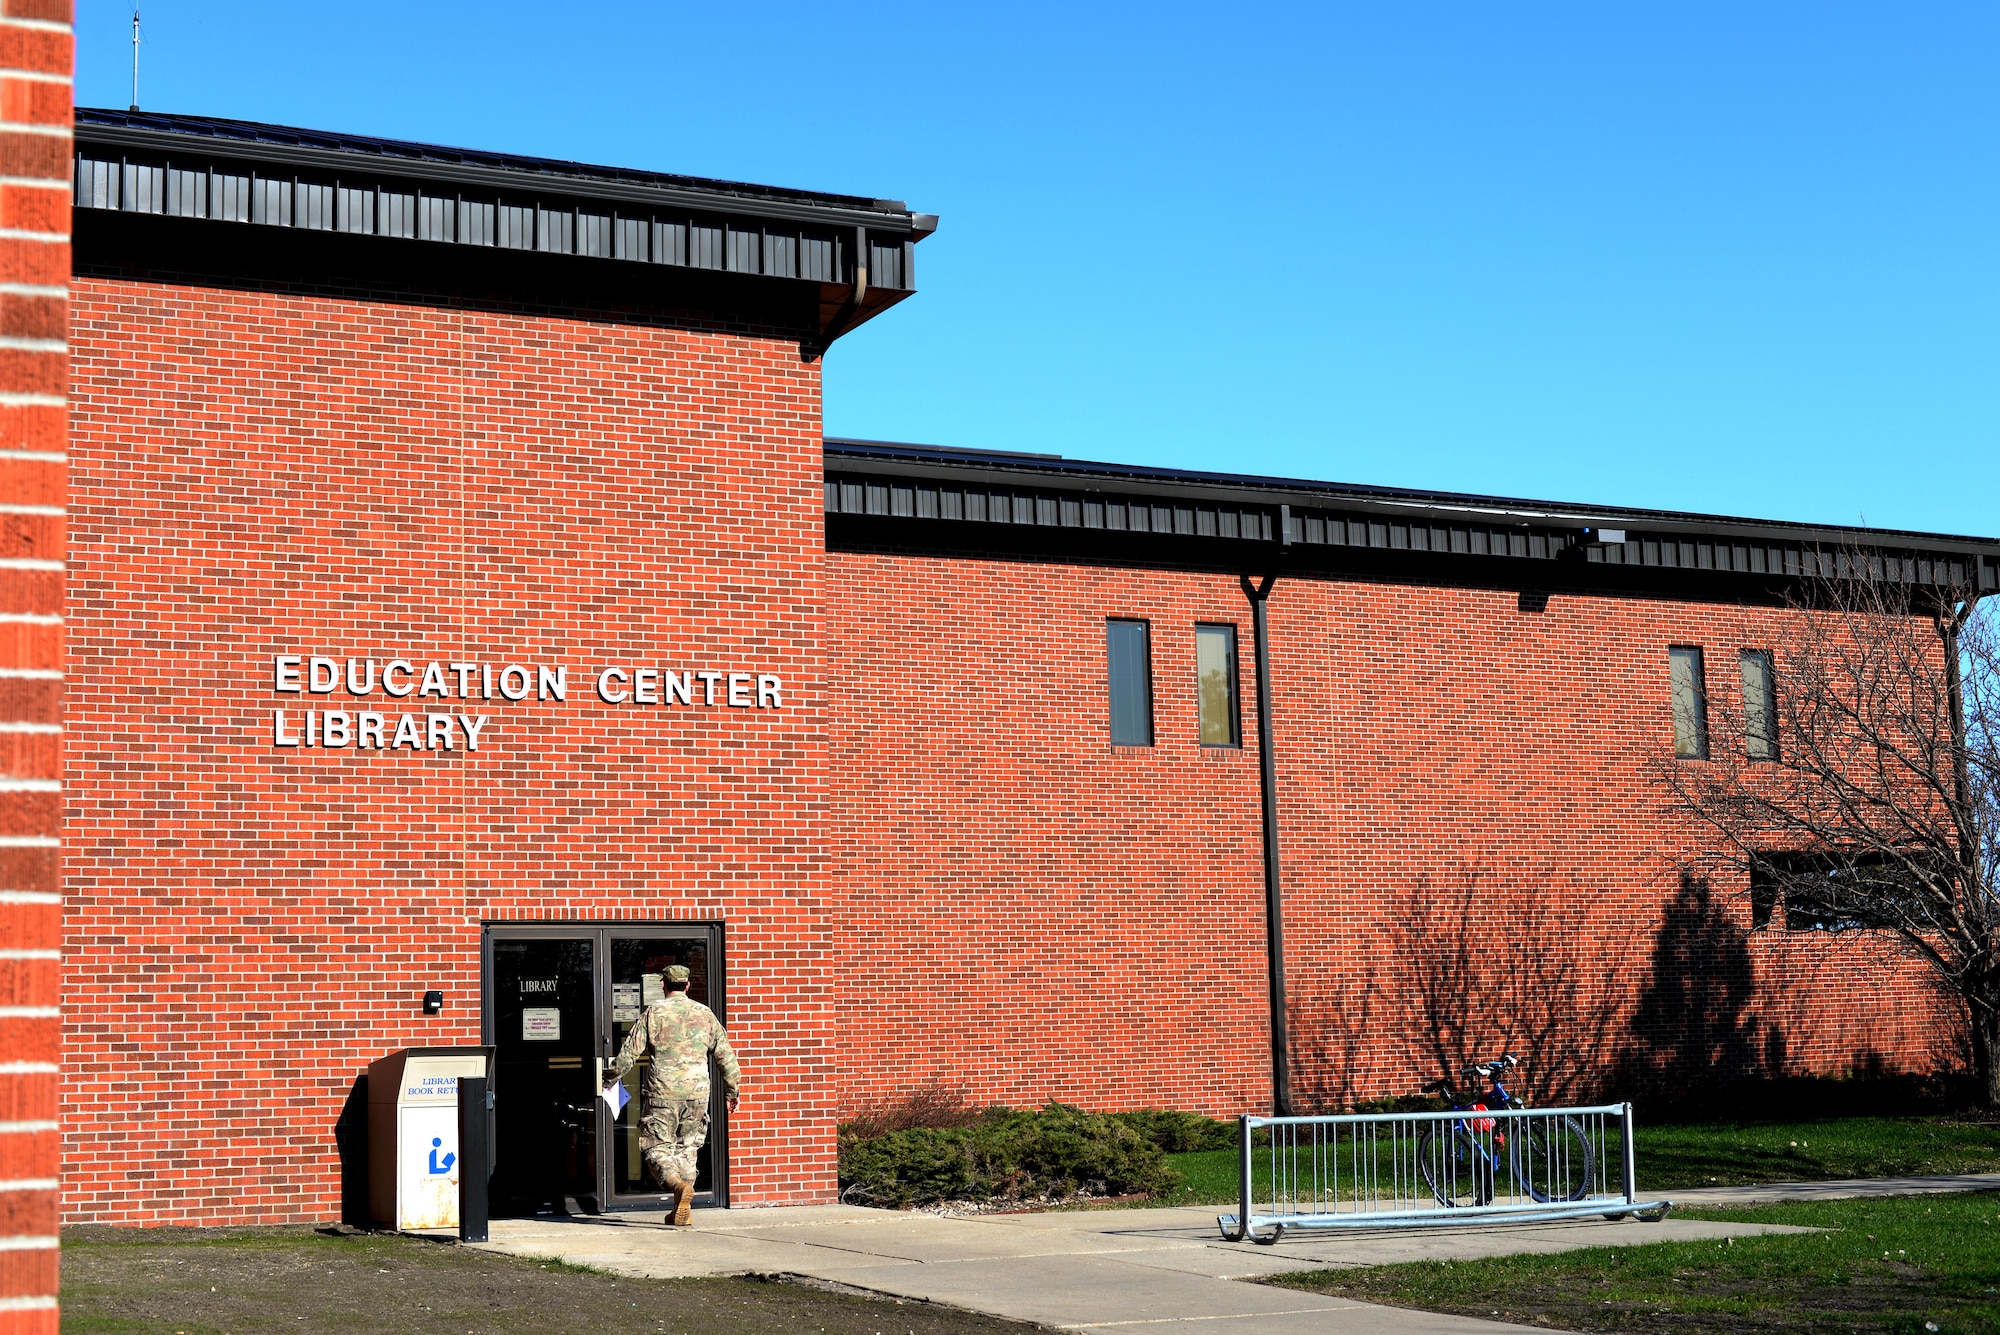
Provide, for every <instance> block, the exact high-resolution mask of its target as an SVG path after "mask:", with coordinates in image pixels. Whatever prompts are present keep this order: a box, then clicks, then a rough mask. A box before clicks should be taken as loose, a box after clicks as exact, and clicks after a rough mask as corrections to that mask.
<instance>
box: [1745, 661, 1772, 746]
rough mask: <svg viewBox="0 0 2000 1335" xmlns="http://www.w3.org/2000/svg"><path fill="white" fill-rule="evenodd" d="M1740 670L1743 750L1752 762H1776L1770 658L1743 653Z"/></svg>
mask: <svg viewBox="0 0 2000 1335" xmlns="http://www.w3.org/2000/svg"><path fill="white" fill-rule="evenodd" d="M1740 662H1741V664H1742V668H1743V749H1744V750H1745V751H1746V752H1748V753H1749V756H1750V758H1751V759H1752V760H1776V759H1777V758H1778V709H1777V705H1778V699H1777V691H1776V690H1775V689H1774V687H1773V683H1774V680H1775V678H1774V677H1773V676H1772V672H1771V655H1770V654H1768V653H1766V652H1764V651H1763V650H1762V649H1745V650H1744V651H1743V653H1742V656H1741V658H1740Z"/></svg>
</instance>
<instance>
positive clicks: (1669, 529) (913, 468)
mask: <svg viewBox="0 0 2000 1335" xmlns="http://www.w3.org/2000/svg"><path fill="white" fill-rule="evenodd" d="M1069 462H1071V463H1074V462H1076V461H1069ZM826 466H827V469H828V470H829V471H835V470H838V471H844V472H845V471H851V472H855V473H876V474H881V475H886V476H892V477H911V478H926V479H930V480H937V481H942V480H946V479H950V480H955V481H958V482H972V483H984V484H986V485H989V486H1015V487H1034V486H1040V487H1045V488H1047V489H1049V490H1052V491H1074V492H1078V493H1087V492H1116V493H1119V494H1123V495H1131V496H1151V497H1162V498H1171V497H1179V498H1182V499H1186V500H1191V501H1211V502H1216V503H1221V504H1234V505H1257V506H1265V507H1276V506H1279V505H1286V504H1289V505H1293V506H1300V507H1303V508H1306V509H1313V510H1350V511H1357V512H1360V513H1364V514H1396V515H1402V516H1406V517H1408V516H1413V515H1420V514H1440V515H1451V516H1455V517H1457V518H1458V519H1459V520H1460V521H1461V522H1476V521H1478V520H1481V519H1483V520H1486V521H1487V522H1490V523H1493V524H1497V525H1520V526H1530V525H1542V526H1546V527H1550V528H1571V529H1577V528H1593V529H1594V528H1625V529H1628V530H1631V531H1634V532H1640V533H1650V534H1659V533H1675V534H1689V535H1699V536H1704V537H1729V538H1741V539H1743V540H1745V541H1757V542H1796V543H1803V544H1807V545H1817V546H1822V547H1827V548H1839V547H1844V546H1850V545H1862V546H1871V547H1882V548H1894V547H1911V548H1924V549H1928V550H1933V551H1946V552H1957V553H1960V554H1962V555H1968V556H1970V555H1975V554H1979V555H1988V556H1993V557H2000V540H1996V539H1991V538H1974V537H1963V536H1957V535H1948V534H1935V533H1918V532H1910V531H1906V530H1901V529H1866V528H1836V527H1828V526H1822V525H1810V524H1787V523H1784V522H1782V521H1780V520H1742V519H1722V518H1718V517H1711V516H1704V515H1692V514H1689V515H1682V514H1676V513H1673V512H1669V511H1661V510H1611V509H1602V510H1600V509H1596V508H1587V507H1581V506H1578V507H1567V506H1565V507H1562V508H1559V509H1558V508H1553V507H1551V508H1547V509H1542V508H1528V507H1527V506H1524V505H1521V504H1520V503H1518V502H1511V501H1504V500H1498V499H1497V498H1496V503H1495V504H1493V505H1491V506H1481V505H1479V504H1477V503H1476V502H1475V501H1471V500H1469V499H1468V500H1464V501H1443V500H1437V501H1430V500H1420V499H1416V498H1408V499H1402V498H1397V497H1393V496H1383V495H1379V494H1376V493H1373V492H1349V491H1341V490H1338V489H1336V488H1334V487H1332V486H1329V488H1328V489H1327V490H1324V491H1322V490H1317V489H1312V490H1308V489H1304V488H1299V489H1289V488H1284V487H1272V488H1260V487H1258V486H1256V485H1255V483H1254V482H1250V481H1248V480H1246V481H1244V482H1242V483H1233V482H1196V481H1192V480H1190V481H1185V482H1181V481H1174V480H1171V479H1163V478H1147V477H1143V476H1135V475H1133V474H1130V473H1111V474H1109V475H1100V474H1096V473H1092V472H1081V471H1077V470H1074V469H1071V468H1050V467H1035V466H1032V465H1027V464H1023V465H1016V466H1011V467H1010V466H1009V465H1007V464H1006V463H1004V462H1001V461H998V460H995V461H992V462H986V461H982V462H981V463H978V464H973V463H959V462H956V461H943V460H938V461H932V460H923V459H909V458H896V457H894V456H885V455H880V454H869V453H863V452H859V451H855V452H847V451H841V450H829V451H828V452H827V461H826Z"/></svg>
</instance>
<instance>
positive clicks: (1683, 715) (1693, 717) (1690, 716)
mask: <svg viewBox="0 0 2000 1335" xmlns="http://www.w3.org/2000/svg"><path fill="white" fill-rule="evenodd" d="M1667 658H1668V661H1669V663H1670V664H1671V665H1672V668H1673V683H1674V755H1675V756H1676V757H1677V758H1679V759H1681V760H1706V759H1708V686H1707V683H1706V682H1704V681H1703V679H1702V670H1701V649H1700V648H1699V647H1698V646H1695V645H1687V644H1676V645H1672V646H1670V647H1669V648H1668V650H1667Z"/></svg>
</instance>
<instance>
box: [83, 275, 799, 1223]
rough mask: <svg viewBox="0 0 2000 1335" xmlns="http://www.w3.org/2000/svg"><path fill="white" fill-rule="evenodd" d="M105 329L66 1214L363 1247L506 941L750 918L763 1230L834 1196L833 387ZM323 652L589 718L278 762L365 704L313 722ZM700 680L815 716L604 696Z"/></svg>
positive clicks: (686, 343) (658, 348)
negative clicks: (438, 996)
mask: <svg viewBox="0 0 2000 1335" xmlns="http://www.w3.org/2000/svg"><path fill="white" fill-rule="evenodd" d="M71 327H72V339H73V343H74V349H75V350H74V362H73V376H74V380H73V386H74V388H73V393H74V397H75V403H76V408H75V420H76V431H75V444H74V446H73V458H74V461H75V466H74V487H73V490H74V498H75V499H74V514H75V521H74V528H75V538H76V541H75V544H74V552H73V562H74V563H73V567H72V569H73V584H72V620H71V639H70V672H71V679H72V681H74V682H75V683H76V684H77V685H76V688H75V690H74V691H73V694H72V697H71V701H70V719H71V725H70V726H71V733H70V738H71V746H70V750H69V754H68V757H67V766H68V778H69V783H70V790H71V802H70V808H69V813H70V814H69V825H68V842H67V849H66V852H67V862H66V876H67V885H68V908H67V914H66V919H65V939H66V942H67V946H68V955H67V967H66V970H65V974H64V987H65V996H66V1000H67V1006H66V1010H65V1018H66V1028H65V1043H66V1052H65V1058H64V1061H65V1067H64V1071H65V1077H66V1081H67V1089H68V1096H69V1098H70V1099H71V1100H72V1103H71V1111H70V1113H69V1115H68V1116H67V1118H66V1122H65V1141H64V1144H65V1156H66V1174H65V1196H64V1209H65V1212H66V1217H67V1218H69V1219H72V1220H78V1221H83V1220H96V1221H104V1222H120V1221H137V1222H147V1223H224V1222H232V1221H241V1220H299V1219H325V1218H329V1217H334V1216H336V1215H337V1214H338V1213H339V1212H340V1208H341V1201H340V1166H339V1162H338V1156H337V1153H336V1144H335V1128H336V1122H337V1120H338V1118H339V1116H340V1114H341V1111H342V1108H343V1104H344V1102H345V1101H346V1100H347V1099H348V1098H349V1097H350V1094H351V1091H352V1089H353V1086H354V1081H355V1078H356V1076H357V1075H359V1074H360V1073H361V1071H362V1070H363V1069H364V1068H365V1066H366V1064H367V1063H368V1062H369V1061H370V1060H372V1059H374V1058H376V1057H379V1056H381V1055H383V1054H384V1053H386V1052H389V1051H392V1050H394V1049H397V1048H400V1047H403V1046H406V1045H412V1044H438V1043H473V1042H477V1041H478V1039H479V1015H478V996H479V985H480V976H479V940H480V924H481V922H482V921H506V920H575V919H610V918H621V919H628V920H646V919H676V920H680V919H685V920H720V921H723V922H725V923H726V924H727V931H728V937H727V944H728V951H729V958H728V966H729V970H730V1001H731V1009H730V1017H729V1018H730V1027H731V1030H732V1032H733V1034H734V1035H735V1041H736V1045H737V1049H738V1051H739V1052H740V1053H741V1054H742V1058H743V1062H744V1066H745V1070H746V1075H747V1081H748V1085H747V1097H746V1099H745V1103H744V1107H743V1111H742V1113H741V1114H740V1115H739V1116H738V1117H737V1118H736V1119H735V1120H734V1122H733V1126H732V1134H731V1146H732V1176H731V1188H732V1193H733V1197H734V1199H735V1200H736V1201H737V1202H738V1203H773V1202H787V1201H811V1200H824V1199H828V1198H829V1197H830V1196H831V1193H832V1189H833V1179H832V1106H831V1100H832V1074H831V1071H830V1068H829V1065H828V1056H827V1045H826V1041H825V1020H824V1017H823V1014H822V1011H821V1003H820V1001H819V997H820V995H821V992H820V979H819V977H818V974H819V971H820V970H821V968H822V967H823V962H824V959H825V957H826V954H827V952H828V949H829V936H828V927H827V921H826V912H825V907H824V903H823V885H822V881H823V877H824V870H823V854H822V851H821V844H820V840H819V828H820V822H821V820H822V819H823V808H824V802H825V789H826V782H827V777H826V764H825V741H824V726H823V719H822V710H823V691H824V687H823V665H822V660H821V655H822V650H821V640H820V637H821V632H822V620H821V619H822V608H821V599H822V595H821V580H822V557H821V554H820V551H821V543H820V531H821V520H820V465H819V436H820V418H819V402H820V400H819V367H818V365H817V364H816V363H812V364H809V363H805V362H803V361H801V360H800V357H799V355H798V350H797V345H796V342H790V343H788V342H787V341H785V340H784V339H783V338H781V337H776V336H771V335H768V334H766V335H759V334H757V333H756V332H755V331H748V332H746V331H736V330H724V329H715V328H701V327H685V326H683V327H673V326H671V325H663V326H658V327H649V326H645V325H641V324H637V323H633V322H630V321H622V320H613V319H585V318H570V317H565V316H562V315H557V314H548V313H532V312H511V313H510V312H504V311H494V310H468V309H450V308H445V307H440V306H435V305H416V304H409V303H403V302H398V301H394V300H377V301H358V300H347V299H341V298H336V297H329V296H316V295H302V294H283V293H270V292H262V293H260V292H244V291H226V290H222V289H219V288H205V287H198V286H191V285H180V286H176V285H172V284H163V283H154V282H132V281H125V280H122V279H109V278H102V277H83V276H79V278H78V279H77V280H76V284H75V298H74V306H73V310H72V326H71ZM315 653H317V654H325V655H328V656H332V657H335V658H337V659H340V660H342V661H343V663H344V661H345V660H346V659H347V658H349V657H355V658H375V659H377V660H378V661H380V660H387V659H391V658H398V657H400V658H405V659H410V660H414V661H415V662H416V663H417V664H418V665H419V667H420V668H421V666H422V664H424V663H425V662H427V661H431V660H436V661H440V662H471V663H477V664H485V665H491V666H493V667H496V668H497V667H500V666H502V665H505V664H509V663H521V664H547V665H552V666H553V665H557V664H563V665H567V666H568V668H569V698H568V700H567V702H561V703H558V702H544V701H540V700H538V699H536V698H535V697H534V695H532V694H531V695H530V698H529V699H527V700H524V701H521V702H518V703H514V702H508V701H505V700H497V699H496V700H492V701H486V700H480V701H478V702H476V704H458V705H456V706H455V707H456V708H459V709H462V711H463V712H464V713H467V714H474V713H483V714H487V715H489V716H490V718H491V722H490V723H489V725H487V727H486V728H485V729H484V731H483V733H482V736H481V740H480V746H479V749H478V750H477V751H476V752H471V751H467V750H465V749H463V744H462V741H461V744H460V748H459V749H455V750H451V751H445V750H435V751H432V750H426V751H422V752H413V751H411V750H408V749H403V750H391V751H377V750H368V751H362V750H356V749H354V748H351V747H350V748H347V749H340V750H329V749H325V748H319V749H307V748H304V747H299V748H289V749H284V748H277V747H274V745H273V736H272V726H273V725H272V711H273V709H274V708H276V707H290V709H291V711H292V712H291V715H290V718H291V726H292V727H293V728H294V729H296V728H297V726H298V721H299V713H300V711H301V710H302V708H304V707H309V706H315V705H317V706H320V707H322V708H331V707H338V706H341V705H343V704H344V705H345V706H346V707H347V708H350V709H352V708H355V707H356V706H357V704H358V703H359V702H356V701H352V700H343V699H342V698H341V697H339V696H327V697H318V698H314V697H302V696H300V695H286V696H280V695H276V694H274V691H273V685H272V682H273V667H272V659H273V656H274V655H277V654H304V655H311V654H315ZM662 663H664V664H672V665H679V666H683V667H693V668H700V667H709V666H713V667H716V668H721V669H725V670H728V669H736V668H739V667H740V668H742V669H745V670H750V671H755V672H766V673H771V674H775V675H779V676H781V677H782V679H783V682H784V693H783V696H782V701H783V707H782V708H774V709H756V708H750V709H736V708H729V707H727V706H722V707H717V708H697V709H688V708H676V709H672V710H669V709H666V708H655V709H650V710H642V709H636V708H634V707H631V706H624V707H616V706H612V705H607V704H605V703H603V702H602V701H600V700H599V699H598V698H597V697H596V695H595V694H594V692H593V690H592V688H591V681H592V674H593V671H594V669H595V668H596V667H599V666H604V665H618V666H623V667H631V666H634V665H641V666H643V665H649V664H650V665H659V664H662ZM453 680H454V682H455V680H456V678H455V677H454V678H453ZM472 680H473V682H474V689H480V687H479V683H478V676H477V674H475V675H474V677H473V678H472ZM697 689H699V687H698V688H697ZM386 705H387V707H389V709H390V712H391V713H392V714H393V713H394V712H395V711H396V709H398V708H422V707H423V706H422V705H421V704H419V703H418V702H417V701H416V698H415V697H412V698H411V700H410V701H408V702H398V701H387V702H386ZM362 707H372V708H376V709H382V708H384V707H385V702H384V700H383V697H382V695H381V693H380V691H379V689H378V691H377V693H376V694H375V696H374V697H373V701H372V702H371V703H370V704H368V705H364V706H362ZM430 707H431V708H433V709H435V708H439V707H441V706H440V704H439V703H438V702H436V701H435V700H434V701H432V703H431V706H430ZM392 731H393V728H392ZM431 987H437V988H442V989H444V990H445V991H446V993H447V996H448V1002H447V1008H446V1010H445V1012H444V1014H443V1015H442V1016H440V1017H436V1018H426V1017H425V1016H424V1015H423V1014H422V1013H421V1009H422V1008H421V998H422V993H423V991H424V990H425V989H426V988H431Z"/></svg>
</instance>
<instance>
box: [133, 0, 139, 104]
mask: <svg viewBox="0 0 2000 1335" xmlns="http://www.w3.org/2000/svg"><path fill="white" fill-rule="evenodd" d="M138 109H139V11H138V10H136V9H135V10H133V11H132V110H134V111H137V110H138Z"/></svg>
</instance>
